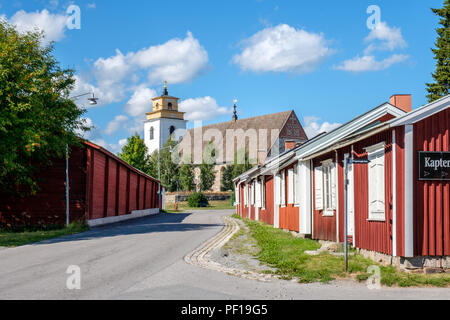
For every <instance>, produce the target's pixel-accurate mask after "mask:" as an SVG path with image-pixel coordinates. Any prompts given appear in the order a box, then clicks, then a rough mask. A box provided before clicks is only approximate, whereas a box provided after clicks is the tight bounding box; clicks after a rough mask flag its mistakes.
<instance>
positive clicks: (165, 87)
mask: <svg viewBox="0 0 450 320" xmlns="http://www.w3.org/2000/svg"><path fill="white" fill-rule="evenodd" d="M168 95H169V91H167V81H166V80H164V93H163V96H168Z"/></svg>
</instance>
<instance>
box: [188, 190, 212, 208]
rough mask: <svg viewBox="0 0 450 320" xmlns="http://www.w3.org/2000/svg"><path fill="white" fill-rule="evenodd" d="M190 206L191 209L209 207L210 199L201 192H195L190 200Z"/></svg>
mask: <svg viewBox="0 0 450 320" xmlns="http://www.w3.org/2000/svg"><path fill="white" fill-rule="evenodd" d="M188 205H189V207H191V208H199V207H207V206H209V203H208V199H207V198H206V196H205V195H204V194H203V193H201V192H194V193H193V194H191V195H190V196H189V198H188Z"/></svg>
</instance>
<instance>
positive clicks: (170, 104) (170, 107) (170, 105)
mask: <svg viewBox="0 0 450 320" xmlns="http://www.w3.org/2000/svg"><path fill="white" fill-rule="evenodd" d="M167 106H168V107H169V110H172V102H169V103H168V104H167Z"/></svg>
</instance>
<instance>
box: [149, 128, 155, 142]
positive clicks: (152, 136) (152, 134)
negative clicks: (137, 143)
mask: <svg viewBox="0 0 450 320" xmlns="http://www.w3.org/2000/svg"><path fill="white" fill-rule="evenodd" d="M154 131H155V130H154V129H153V127H151V128H150V140H153V139H154Z"/></svg>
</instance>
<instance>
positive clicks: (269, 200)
mask: <svg viewBox="0 0 450 320" xmlns="http://www.w3.org/2000/svg"><path fill="white" fill-rule="evenodd" d="M264 187H265V188H266V207H265V208H264V210H260V211H259V219H260V220H261V221H264V222H265V223H267V224H270V225H273V177H272V176H266V178H265V185H264Z"/></svg>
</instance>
